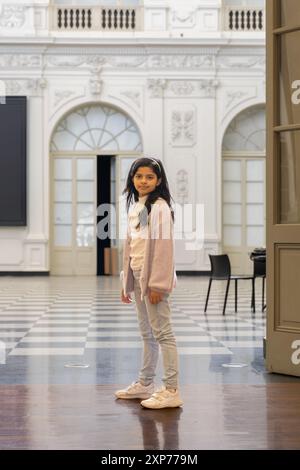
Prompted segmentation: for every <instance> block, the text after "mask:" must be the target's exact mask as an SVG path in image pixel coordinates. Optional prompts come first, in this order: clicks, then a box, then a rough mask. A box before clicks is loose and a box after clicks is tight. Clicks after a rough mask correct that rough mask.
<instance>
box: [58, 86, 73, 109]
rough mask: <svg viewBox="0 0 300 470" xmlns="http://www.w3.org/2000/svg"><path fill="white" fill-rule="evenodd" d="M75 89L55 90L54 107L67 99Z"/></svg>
mask: <svg viewBox="0 0 300 470" xmlns="http://www.w3.org/2000/svg"><path fill="white" fill-rule="evenodd" d="M74 94H75V91H72V90H61V89H59V90H55V91H54V107H55V108H56V107H57V106H58V105H59V104H60V103H61V102H62V101H65V100H67V99H68V98H70V96H72V95H74Z"/></svg>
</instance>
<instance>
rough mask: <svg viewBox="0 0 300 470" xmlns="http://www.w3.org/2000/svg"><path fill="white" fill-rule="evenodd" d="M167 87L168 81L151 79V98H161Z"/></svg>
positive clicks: (149, 86) (149, 80)
mask: <svg viewBox="0 0 300 470" xmlns="http://www.w3.org/2000/svg"><path fill="white" fill-rule="evenodd" d="M166 86H167V80H165V79H161V78H149V79H148V88H149V90H150V91H151V98H161V97H162V96H163V91H164V89H165V88H166Z"/></svg>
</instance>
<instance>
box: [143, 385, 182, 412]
mask: <svg viewBox="0 0 300 470" xmlns="http://www.w3.org/2000/svg"><path fill="white" fill-rule="evenodd" d="M141 405H142V406H144V407H145V408H151V409H159V408H177V407H178V406H181V405H183V401H182V400H181V398H180V395H179V391H178V390H175V392H171V391H170V390H167V389H166V387H162V388H161V389H160V390H157V392H155V393H153V395H152V396H151V397H150V398H149V399H148V400H143V401H142V402H141Z"/></svg>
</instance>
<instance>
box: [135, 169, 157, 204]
mask: <svg viewBox="0 0 300 470" xmlns="http://www.w3.org/2000/svg"><path fill="white" fill-rule="evenodd" d="M132 182H133V184H134V187H135V189H136V190H137V191H138V193H139V196H140V197H142V196H146V195H147V194H150V193H152V191H154V190H155V188H156V186H158V185H159V184H160V182H161V178H160V179H158V178H157V176H156V174H155V173H154V171H153V170H152V168H150V167H148V166H140V167H139V168H138V169H137V171H136V173H135V175H134V177H133V178H132Z"/></svg>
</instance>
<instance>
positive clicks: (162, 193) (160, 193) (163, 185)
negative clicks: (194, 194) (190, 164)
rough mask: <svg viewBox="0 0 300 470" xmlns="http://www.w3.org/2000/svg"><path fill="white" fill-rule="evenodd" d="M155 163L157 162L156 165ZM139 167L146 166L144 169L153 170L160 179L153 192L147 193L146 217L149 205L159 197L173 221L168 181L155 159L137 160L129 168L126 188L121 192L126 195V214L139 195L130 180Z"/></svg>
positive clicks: (149, 208)
mask: <svg viewBox="0 0 300 470" xmlns="http://www.w3.org/2000/svg"><path fill="white" fill-rule="evenodd" d="M155 162H157V163H158V164H157V163H155ZM141 166H144V167H145V166H146V167H149V168H151V170H153V171H154V173H155V174H156V176H157V178H158V179H160V178H161V182H160V184H159V185H158V186H156V188H155V190H154V191H152V193H149V195H148V197H147V200H146V202H145V207H146V209H147V212H148V215H149V214H150V212H151V205H152V204H154V203H155V201H157V199H158V198H159V197H161V198H162V199H164V200H165V201H166V203H167V204H168V206H169V207H170V209H171V215H172V219H173V221H174V211H173V209H172V205H171V199H172V200H173V198H172V196H171V194H170V190H169V184H168V180H167V177H166V173H165V170H164V167H163V164H162V162H161V161H160V160H158V159H157V158H147V157H143V158H139V159H138V160H135V161H134V162H133V164H132V165H131V168H130V170H129V173H128V177H127V181H126V187H125V189H124V191H123V194H126V193H127V198H126V208H127V212H128V211H129V208H130V204H131V203H132V200H133V199H134V202H137V201H138V199H139V193H138V191H137V190H136V189H135V187H134V184H133V181H132V179H133V177H134V175H135V174H136V172H137V170H138V169H139V168H140V167H141ZM142 225H144V224H142Z"/></svg>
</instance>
